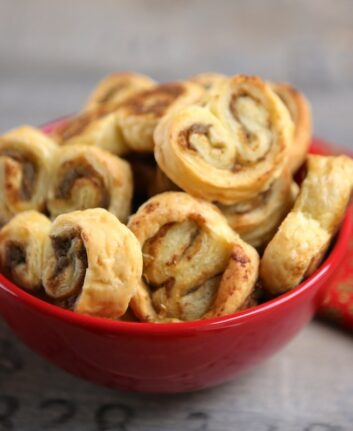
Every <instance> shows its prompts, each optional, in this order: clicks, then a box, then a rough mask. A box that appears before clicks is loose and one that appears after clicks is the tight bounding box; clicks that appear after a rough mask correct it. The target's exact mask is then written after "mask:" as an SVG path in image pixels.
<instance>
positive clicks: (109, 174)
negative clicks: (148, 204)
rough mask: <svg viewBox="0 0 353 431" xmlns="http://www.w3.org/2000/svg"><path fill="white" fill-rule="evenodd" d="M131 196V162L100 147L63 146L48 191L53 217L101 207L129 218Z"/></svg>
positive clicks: (48, 204)
mask: <svg viewBox="0 0 353 431" xmlns="http://www.w3.org/2000/svg"><path fill="white" fill-rule="evenodd" d="M131 200H132V173H131V169H130V166H129V164H128V162H126V161H125V160H122V159H120V158H119V157H117V156H114V155H113V154H110V153H108V152H107V151H104V150H102V149H100V148H97V147H89V146H86V145H70V146H67V147H63V148H61V150H60V152H59V154H58V156H57V157H56V159H55V163H54V168H53V175H52V182H51V187H50V189H49V192H48V200H47V207H48V209H49V211H50V214H51V215H52V217H56V216H57V215H59V214H62V213H67V212H70V211H75V210H83V209H87V208H98V207H100V208H106V209H107V210H108V211H110V212H111V213H113V214H114V215H116V216H117V217H118V218H119V220H120V221H122V222H125V221H126V219H127V217H128V216H129V214H130V208H131Z"/></svg>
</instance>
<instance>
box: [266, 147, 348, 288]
mask: <svg viewBox="0 0 353 431" xmlns="http://www.w3.org/2000/svg"><path fill="white" fill-rule="evenodd" d="M352 178H353V161H352V160H351V159H350V158H349V157H346V156H339V157H325V156H314V155H310V156H308V173H307V176H306V178H305V180H304V182H303V184H302V186H301V189H300V192H299V195H298V198H297V200H296V202H295V205H294V208H293V210H292V211H291V212H290V213H289V214H288V215H287V217H286V218H285V220H284V221H283V223H282V224H281V226H280V227H279V229H278V232H277V233H276V234H275V236H274V237H273V238H272V240H271V241H270V243H269V244H268V246H267V247H266V249H265V252H264V255H263V257H262V259H261V265H260V277H261V282H262V284H263V286H264V287H265V289H266V290H267V291H268V292H269V293H271V294H280V293H283V292H285V291H287V290H289V289H292V288H293V287H295V286H297V285H298V284H299V283H300V282H301V281H302V280H303V279H304V278H305V277H307V276H309V275H311V274H312V273H313V271H314V270H315V269H316V268H317V267H318V265H319V264H320V262H321V260H322V258H323V256H324V254H325V252H326V250H327V248H328V246H329V244H330V241H331V239H332V237H333V235H334V234H335V232H336V231H337V228H338V226H339V224H340V223H341V221H342V218H343V216H344V213H345V210H346V207H347V205H348V203H349V199H350V195H351V190H352Z"/></svg>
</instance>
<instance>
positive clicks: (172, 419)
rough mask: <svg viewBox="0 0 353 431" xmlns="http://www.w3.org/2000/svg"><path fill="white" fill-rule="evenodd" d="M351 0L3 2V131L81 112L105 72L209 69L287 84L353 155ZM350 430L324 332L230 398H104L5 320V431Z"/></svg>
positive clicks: (351, 415)
mask: <svg viewBox="0 0 353 431" xmlns="http://www.w3.org/2000/svg"><path fill="white" fill-rule="evenodd" d="M352 47H353V1H352V0H346V1H344V0H335V1H329V0H310V1H308V0H297V1H292V2H290V1H289V0H288V1H279V0H278V1H275V0H267V1H261V0H247V1H246V2H236V1H231V0H230V1H227V0H217V1H211V0H203V1H202V0H191V1H190V0H189V1H187V0H179V1H176V0H175V1H163V0H146V1H142V0H141V1H138V0H132V1H123V0H118V1H117V0H115V1H114V0H101V1H93V0H76V1H75V2H74V1H73V0H61V1H60V2H59V1H57V2H49V1H45V0H23V1H21V0H0V131H2V132H5V131H6V130H8V129H9V128H11V127H15V126H17V125H19V124H23V123H29V124H35V125H37V124H41V123H43V122H45V121H47V120H49V119H51V118H55V117H58V116H60V115H63V114H66V113H70V112H74V111H76V110H77V109H79V108H80V106H81V105H82V103H83V101H84V100H85V98H86V97H87V95H88V94H89V91H90V90H91V88H92V87H93V86H94V85H95V83H96V82H97V81H98V79H100V78H101V77H102V76H103V75H104V74H106V73H108V72H111V71H115V70H136V71H140V72H144V73H147V74H150V75H151V76H153V77H155V78H156V79H159V80H169V79H175V78H178V77H187V76H189V75H191V74H194V73H196V72H200V71H207V70H213V71H219V72H224V73H228V74H232V73H238V72H244V73H252V74H259V75H260V76H262V77H265V78H267V79H274V80H289V81H290V82H292V83H294V84H295V85H296V86H298V87H299V88H301V89H302V90H304V91H305V92H306V94H307V95H308V97H309V98H310V100H311V102H312V107H313V114H314V121H315V132H316V134H317V135H319V136H321V137H324V138H326V139H327V140H329V141H331V142H334V143H336V144H337V145H341V146H343V147H345V148H350V149H352V150H353V138H352V136H353V103H352V102H353V50H352ZM48 429H49V430H68V431H81V430H82V431H95V430H98V431H103V430H128V431H133V430H141V431H149V430H151V431H152V430H156V431H157V430H160V431H162V430H163V431H174V430H175V431H176V430H178V431H179V430H193V431H196V430H210V431H223V430H224V431H228V430H229V431H230V430H246V431H282V430H290V431H309V430H310V431H345V430H347V431H350V430H353V339H352V336H350V335H348V334H346V333H344V332H341V331H339V330H336V329H334V328H331V327H330V326H327V325H326V324H323V323H321V322H318V321H315V322H313V323H311V324H310V325H308V326H307V327H306V329H305V330H303V331H302V332H301V333H300V335H298V336H297V337H296V338H295V339H294V340H293V341H292V342H291V343H290V344H289V345H288V346H287V347H286V348H285V349H284V350H282V351H281V352H280V353H278V354H277V355H276V356H274V357H273V358H272V359H270V360H269V361H268V362H266V363H265V364H263V365H262V366H260V367H258V368H257V369H255V370H252V371H250V372H248V373H247V374H245V375H243V376H241V377H240V378H237V379H236V380H234V381H232V382H229V383H227V384H225V385H222V386H220V387H217V388H214V389H211V390H206V391H202V392H198V393H193V394H185V395H175V396H156V395H154V396H151V395H136V394H131V393H124V392H119V391H114V390H110V389H106V388H101V387H98V386H95V385H93V384H90V383H87V382H84V381H81V380H79V379H77V378H75V377H72V376H70V375H68V374H66V373H65V372H63V371H61V370H58V369H56V368H54V367H53V366H52V365H50V364H48V363H47V362H46V361H44V360H43V359H41V358H39V357H38V356H37V355H35V354H34V353H32V352H30V351H29V350H28V349H27V348H26V347H24V346H23V345H22V344H21V343H20V342H19V341H17V339H16V338H15V337H14V336H13V335H12V334H11V331H10V330H9V329H7V327H6V325H5V324H4V323H2V322H0V430H1V431H2V430H6V431H8V430H15V431H38V430H48Z"/></svg>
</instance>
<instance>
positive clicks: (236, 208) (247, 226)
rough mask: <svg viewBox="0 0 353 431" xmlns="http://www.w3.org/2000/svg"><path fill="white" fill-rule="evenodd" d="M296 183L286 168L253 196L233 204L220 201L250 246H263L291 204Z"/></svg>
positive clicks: (234, 225) (295, 190)
mask: <svg viewBox="0 0 353 431" xmlns="http://www.w3.org/2000/svg"><path fill="white" fill-rule="evenodd" d="M297 194H298V186H297V184H296V183H295V182H293V181H292V176H291V175H290V173H289V171H288V170H286V171H285V172H284V173H283V174H282V175H281V177H280V178H278V179H277V180H275V181H274V183H273V184H272V185H271V187H270V188H269V189H268V190H266V191H265V192H262V193H260V194H259V195H258V196H257V197H256V198H254V199H252V200H250V201H245V202H241V203H239V204H235V205H219V208H220V210H221V211H222V213H223V215H224V216H225V217H226V219H227V221H228V223H229V225H230V226H231V227H232V228H233V229H234V230H235V231H236V232H237V233H238V234H239V235H240V236H241V237H242V239H243V240H244V241H246V242H247V243H249V244H251V245H252V246H253V247H256V248H259V249H262V248H263V246H265V245H266V244H267V243H268V241H269V240H270V239H271V238H272V237H273V235H274V233H275V232H276V230H277V228H278V226H279V225H280V224H281V222H282V220H283V219H284V218H285V216H286V215H287V213H288V212H289V211H290V209H291V208H292V206H293V204H294V201H295V198H296V196H297Z"/></svg>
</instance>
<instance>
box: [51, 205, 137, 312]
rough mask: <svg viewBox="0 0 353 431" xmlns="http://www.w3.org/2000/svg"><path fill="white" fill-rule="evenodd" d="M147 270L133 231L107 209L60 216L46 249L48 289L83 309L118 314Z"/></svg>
mask: <svg viewBox="0 0 353 431" xmlns="http://www.w3.org/2000/svg"><path fill="white" fill-rule="evenodd" d="M141 273H142V255H141V248H140V245H139V243H138V241H137V240H136V238H135V237H134V235H133V234H132V233H131V232H130V230H129V229H128V228H127V227H126V226H124V225H123V224H122V223H120V222H119V220H118V219H117V218H116V217H115V216H114V215H113V214H111V213H109V212H108V211H106V210H104V209H102V208H95V209H88V210H85V211H74V212H72V213H68V214H63V215H60V216H58V217H57V218H56V219H55V221H54V222H53V225H52V228H51V230H50V240H49V241H48V245H47V248H46V253H45V265H44V273H43V285H44V289H45V291H46V293H47V294H48V295H49V296H50V297H51V298H54V299H56V300H57V301H61V303H63V302H62V301H63V300H66V301H67V304H68V305H69V306H70V308H72V309H73V310H74V311H76V312H78V313H85V314H90V315H92V316H98V317H107V318H112V319H115V318H118V317H120V316H122V315H123V314H124V313H125V311H126V310H127V307H128V305H129V302H130V299H131V297H132V295H133V294H134V293H135V290H136V286H137V283H138V281H139V280H140V278H141Z"/></svg>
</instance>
